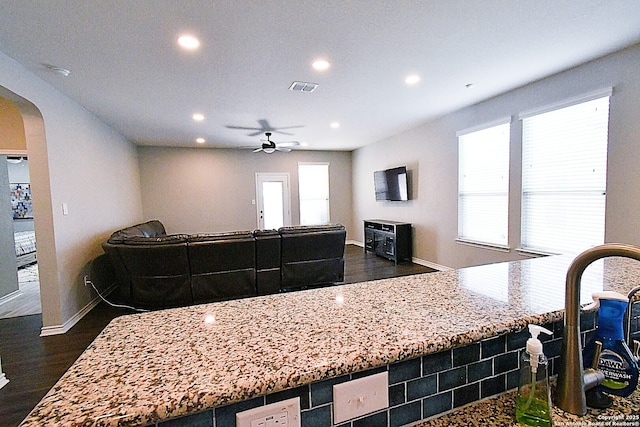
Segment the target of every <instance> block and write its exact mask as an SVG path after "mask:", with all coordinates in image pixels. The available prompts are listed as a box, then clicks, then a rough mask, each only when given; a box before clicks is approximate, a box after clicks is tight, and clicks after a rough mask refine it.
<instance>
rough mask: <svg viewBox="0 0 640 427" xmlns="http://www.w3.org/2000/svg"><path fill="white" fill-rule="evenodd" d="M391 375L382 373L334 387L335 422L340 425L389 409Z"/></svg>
mask: <svg viewBox="0 0 640 427" xmlns="http://www.w3.org/2000/svg"><path fill="white" fill-rule="evenodd" d="M388 384H389V374H388V372H380V373H379V374H375V375H369V376H368V377H363V378H359V379H357V380H353V381H348V382H346V383H341V384H336V385H334V386H333V422H334V423H335V424H339V423H341V422H343V421H347V420H350V419H353V418H356V417H361V416H363V415H366V414H369V413H371V412H375V411H379V410H381V409H386V408H387V407H389V393H388V391H387V390H388V388H389V386H388Z"/></svg>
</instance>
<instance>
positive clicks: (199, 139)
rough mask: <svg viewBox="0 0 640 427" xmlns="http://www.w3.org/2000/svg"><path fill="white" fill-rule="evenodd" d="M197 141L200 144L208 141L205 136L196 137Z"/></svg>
mask: <svg viewBox="0 0 640 427" xmlns="http://www.w3.org/2000/svg"><path fill="white" fill-rule="evenodd" d="M196 142H197V143H198V144H204V143H205V142H207V140H206V139H204V138H196Z"/></svg>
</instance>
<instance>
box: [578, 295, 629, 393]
mask: <svg viewBox="0 0 640 427" xmlns="http://www.w3.org/2000/svg"><path fill="white" fill-rule="evenodd" d="M592 298H593V303H592V304H591V305H589V306H587V307H585V309H592V308H598V309H599V310H598V327H597V328H596V332H595V337H594V338H593V340H591V342H590V343H589V344H588V345H587V346H586V347H585V350H584V364H585V366H595V363H594V360H593V359H594V353H596V346H597V344H596V343H600V344H602V350H601V352H600V355H599V357H598V362H597V369H598V370H600V371H602V373H604V381H603V382H602V384H600V385H599V386H598V387H599V390H600V391H602V392H604V393H607V394H614V395H617V396H623V397H626V396H629V395H630V394H631V393H633V391H634V390H635V389H636V386H637V385H638V363H637V362H636V359H635V357H633V354H632V353H631V350H629V347H628V346H627V343H626V341H625V339H624V332H623V328H622V321H623V317H624V313H625V311H626V310H627V306H628V305H629V298H627V297H626V296H625V295H622V294H620V293H618V292H612V291H604V292H596V293H594V294H593V295H592Z"/></svg>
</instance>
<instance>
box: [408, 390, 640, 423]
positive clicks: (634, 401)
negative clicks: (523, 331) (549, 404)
mask: <svg viewBox="0 0 640 427" xmlns="http://www.w3.org/2000/svg"><path fill="white" fill-rule="evenodd" d="M612 397H613V398H614V403H613V405H612V406H611V407H610V408H607V409H592V408H587V414H586V415H585V416H583V417H580V416H578V415H574V414H571V413H569V412H565V411H563V410H562V409H559V408H557V407H556V406H555V405H554V406H553V408H552V417H553V424H554V426H555V427H563V426H630V427H632V426H633V427H638V426H640V389H636V391H635V392H633V393H632V394H631V395H630V396H627V397H625V398H622V397H618V396H612ZM515 413H516V391H515V390H512V391H510V392H508V393H504V394H501V395H500V396H497V397H493V398H490V399H486V400H481V401H478V402H475V403H472V404H470V405H468V406H465V407H463V408H459V409H456V410H454V411H452V412H450V413H448V414H444V415H440V416H438V417H435V418H432V419H430V420H427V421H421V422H418V423H416V424H413V425H412V427H472V426H478V427H480V426H482V427H485V426H491V427H516V426H521V424H518V423H517V422H516V416H515Z"/></svg>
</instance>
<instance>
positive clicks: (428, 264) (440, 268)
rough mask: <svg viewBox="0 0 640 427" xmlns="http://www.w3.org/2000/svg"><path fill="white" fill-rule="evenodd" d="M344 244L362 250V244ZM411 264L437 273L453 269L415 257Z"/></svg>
mask: <svg viewBox="0 0 640 427" xmlns="http://www.w3.org/2000/svg"><path fill="white" fill-rule="evenodd" d="M346 244H347V245H355V246H360V247H361V248H364V243H363V242H358V241H356V240H347V242H346ZM411 262H413V263H414V264H418V265H422V266H424V267H429V268H433V269H434V270H438V271H447V270H453V268H451V267H447V266H446V265H440V264H436V263H435V262H431V261H425V260H423V259H420V258H415V257H412V258H411Z"/></svg>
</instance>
